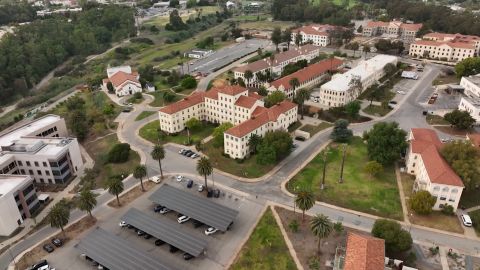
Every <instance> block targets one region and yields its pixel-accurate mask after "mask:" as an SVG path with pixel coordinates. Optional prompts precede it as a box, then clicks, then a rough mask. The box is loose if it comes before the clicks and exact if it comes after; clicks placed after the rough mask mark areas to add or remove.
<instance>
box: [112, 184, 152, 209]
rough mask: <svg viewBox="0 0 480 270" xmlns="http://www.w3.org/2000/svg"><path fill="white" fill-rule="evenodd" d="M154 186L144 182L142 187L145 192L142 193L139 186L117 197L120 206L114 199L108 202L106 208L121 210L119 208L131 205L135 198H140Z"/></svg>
mask: <svg viewBox="0 0 480 270" xmlns="http://www.w3.org/2000/svg"><path fill="white" fill-rule="evenodd" d="M155 185H156V184H155V183H153V182H151V181H148V180H144V182H143V186H144V187H145V191H142V187H141V186H140V185H138V186H136V187H134V188H133V189H131V190H129V191H127V192H126V193H124V194H122V195H120V196H119V199H120V206H119V205H118V203H117V198H114V199H112V200H111V201H110V202H108V206H110V207H113V208H121V207H123V206H125V205H127V204H129V203H131V202H132V201H134V200H135V199H136V198H138V197H139V196H141V195H142V194H143V193H145V192H147V191H149V190H150V189H152V188H153V187H154V186H155Z"/></svg>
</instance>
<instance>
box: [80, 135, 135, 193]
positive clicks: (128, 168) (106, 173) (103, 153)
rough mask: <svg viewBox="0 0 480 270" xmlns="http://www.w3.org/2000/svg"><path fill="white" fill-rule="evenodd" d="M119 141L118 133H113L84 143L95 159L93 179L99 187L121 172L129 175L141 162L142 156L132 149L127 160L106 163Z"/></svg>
mask: <svg viewBox="0 0 480 270" xmlns="http://www.w3.org/2000/svg"><path fill="white" fill-rule="evenodd" d="M117 143H119V141H118V139H117V135H116V134H111V135H109V136H106V137H103V138H102V139H100V140H96V141H94V142H91V143H86V144H84V146H85V149H86V150H87V152H88V153H89V154H90V156H91V157H92V158H93V160H94V161H95V165H94V167H93V172H94V173H93V176H94V177H93V179H94V181H95V183H96V186H97V187H105V182H106V180H108V179H109V177H111V176H114V175H121V174H123V175H124V176H127V175H128V174H130V173H132V172H133V169H134V168H135V167H136V166H137V165H139V164H140V156H139V155H138V154H137V152H135V151H133V150H130V156H129V159H128V161H127V162H124V163H106V160H107V155H108V152H109V151H110V149H111V148H112V147H113V146H114V145H115V144H117Z"/></svg>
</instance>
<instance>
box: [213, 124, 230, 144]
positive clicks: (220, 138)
mask: <svg viewBox="0 0 480 270" xmlns="http://www.w3.org/2000/svg"><path fill="white" fill-rule="evenodd" d="M232 127H233V124H232V123H230V122H225V123H222V124H220V126H218V127H216V128H215V129H214V130H213V132H212V136H213V145H214V146H215V147H223V143H224V135H223V133H225V131H227V130H229V129H230V128H232Z"/></svg>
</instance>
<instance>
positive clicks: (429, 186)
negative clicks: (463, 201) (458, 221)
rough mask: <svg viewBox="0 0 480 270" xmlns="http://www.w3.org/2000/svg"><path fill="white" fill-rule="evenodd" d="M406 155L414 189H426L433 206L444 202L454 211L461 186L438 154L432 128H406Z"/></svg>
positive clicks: (439, 206) (435, 207)
mask: <svg viewBox="0 0 480 270" xmlns="http://www.w3.org/2000/svg"><path fill="white" fill-rule="evenodd" d="M408 140H409V142H410V146H409V148H408V151H407V156H406V166H407V172H408V173H409V174H412V175H415V184H414V187H413V189H414V191H418V190H427V191H428V192H430V194H432V195H433V196H434V197H435V198H436V202H435V205H434V207H433V209H435V210H439V209H441V208H443V207H444V205H445V204H448V205H451V206H452V207H453V208H454V210H457V207H458V203H459V202H460V197H461V196H462V191H463V189H464V185H463V182H462V180H461V179H460V177H459V176H458V175H457V174H456V173H455V172H454V171H453V170H452V168H451V167H450V165H448V163H447V162H446V161H445V160H444V159H443V157H442V156H441V155H440V153H439V150H440V149H441V147H442V142H441V141H440V140H439V139H438V136H437V134H436V133H435V131H434V130H431V129H423V128H414V129H412V130H411V131H410V134H409V138H408Z"/></svg>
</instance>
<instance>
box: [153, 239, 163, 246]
mask: <svg viewBox="0 0 480 270" xmlns="http://www.w3.org/2000/svg"><path fill="white" fill-rule="evenodd" d="M163 244H165V241H163V240H160V239H157V240H155V246H161V245H163Z"/></svg>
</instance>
